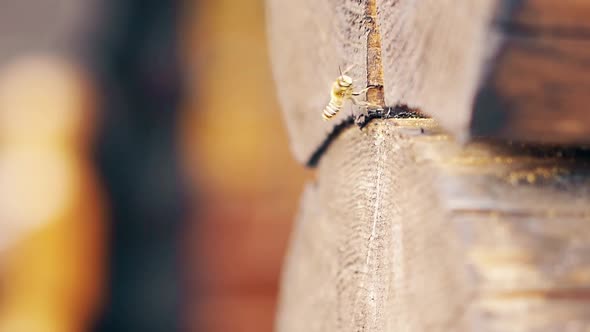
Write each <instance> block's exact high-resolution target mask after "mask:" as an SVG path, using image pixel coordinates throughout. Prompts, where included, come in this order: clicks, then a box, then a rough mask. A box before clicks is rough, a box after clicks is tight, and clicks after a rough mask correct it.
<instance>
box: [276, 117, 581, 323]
mask: <svg viewBox="0 0 590 332" xmlns="http://www.w3.org/2000/svg"><path fill="white" fill-rule="evenodd" d="M589 160H590V159H589V155H588V152H587V151H584V150H563V149H558V148H555V149H550V148H538V147H534V146H523V145H510V144H498V143H489V142H475V143H471V144H470V145H468V146H467V147H462V146H460V145H458V144H457V143H456V142H455V141H453V140H452V139H451V138H450V137H449V136H448V135H446V134H443V133H441V132H440V129H439V128H438V127H436V125H435V124H434V122H433V120H430V119H418V120H416V119H399V120H376V121H373V122H371V123H370V124H369V125H368V127H366V128H365V129H362V130H359V129H358V128H356V127H350V128H349V129H346V130H344V131H343V132H342V133H341V135H340V136H339V137H338V139H336V140H335V141H334V142H333V144H332V145H331V146H330V148H329V149H327V152H326V154H325V155H324V156H323V158H322V159H321V160H320V163H319V165H318V174H317V181H316V182H314V183H310V184H309V185H308V186H307V188H306V191H305V194H304V198H303V201H302V207H301V212H300V214H299V217H298V220H297V224H296V229H295V233H294V234H293V238H292V241H291V246H290V250H289V256H288V259H287V263H286V267H285V271H284V277H283V282H282V289H281V298H280V309H279V314H278V320H277V330H278V331H279V332H290V331H376V332H381V331H582V330H585V329H588V328H589V327H590V319H589V317H590V305H589V303H588V301H590V273H589V271H590V205H589V204H588V203H589V202H590V190H589V189H588V188H590V187H589V186H588V185H589V184H590V172H589V171H590V168H589V165H590V164H589Z"/></svg>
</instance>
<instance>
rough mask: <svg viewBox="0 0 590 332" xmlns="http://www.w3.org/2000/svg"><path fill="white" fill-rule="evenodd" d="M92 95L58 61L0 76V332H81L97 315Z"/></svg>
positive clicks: (79, 76) (11, 68)
mask: <svg viewBox="0 0 590 332" xmlns="http://www.w3.org/2000/svg"><path fill="white" fill-rule="evenodd" d="M91 92H92V89H91V85H90V84H89V80H88V79H87V78H86V77H84V75H83V73H82V71H80V70H78V69H76V68H75V67H74V66H73V65H72V64H70V63H68V62H67V61H65V60H61V59H59V58H54V57H49V56H38V57H29V58H22V59H18V60H17V61H16V62H14V63H12V64H9V65H7V66H5V67H4V68H2V69H0V227H1V229H0V233H1V234H2V237H0V255H1V256H0V274H1V278H0V280H2V287H3V289H2V292H0V332H20V331H22V332H36V331H39V332H41V331H43V332H47V331H68V332H69V331H72V332H73V331H85V330H86V327H87V324H89V321H90V319H91V317H92V315H93V314H94V313H95V312H96V310H97V305H98V303H99V298H100V290H101V288H100V287H101V284H102V280H101V279H102V272H103V271H102V270H103V267H102V261H103V248H102V241H103V240H104V236H103V224H102V221H103V220H102V219H103V218H102V215H101V214H102V213H103V211H102V208H101V200H100V198H99V191H98V186H97V184H96V183H95V179H94V175H93V174H92V169H91V167H90V164H89V162H88V161H87V159H86V158H87V156H86V155H85V149H88V145H89V143H90V141H89V139H90V137H91V134H90V129H91V124H92V121H91V120H92V119H93V116H92V115H93V113H92V110H93V108H92V107H91V105H92V104H93V101H92V98H91V96H92V93H91Z"/></svg>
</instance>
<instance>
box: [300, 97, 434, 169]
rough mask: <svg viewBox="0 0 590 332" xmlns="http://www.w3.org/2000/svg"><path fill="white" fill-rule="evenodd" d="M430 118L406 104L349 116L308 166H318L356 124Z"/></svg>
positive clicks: (334, 130)
mask: <svg viewBox="0 0 590 332" xmlns="http://www.w3.org/2000/svg"><path fill="white" fill-rule="evenodd" d="M426 118H428V117H427V116H425V115H424V114H423V113H421V112H420V111H419V110H416V109H412V108H409V107H408V106H405V105H398V106H393V107H385V108H383V109H373V110H368V111H367V112H363V113H361V114H359V115H356V116H352V115H351V116H348V117H346V118H345V119H344V120H342V121H341V122H340V123H338V124H336V125H335V126H334V127H333V128H332V131H331V132H330V133H329V134H328V136H327V137H326V138H325V139H324V141H323V142H322V144H321V145H320V146H319V147H318V148H317V149H316V150H315V152H314V153H313V154H312V155H311V158H309V161H308V162H307V163H306V165H307V167H312V168H313V167H316V166H317V164H318V162H319V161H320V159H321V158H322V156H323V155H324V153H325V152H326V151H327V150H328V148H329V147H330V145H331V144H332V142H333V141H334V140H335V139H336V138H337V137H338V136H339V135H340V133H342V132H343V131H344V130H345V129H347V128H349V127H352V126H354V125H356V126H357V127H358V128H359V129H360V130H362V129H363V128H365V127H366V126H367V125H368V124H369V122H371V121H372V120H374V119H426Z"/></svg>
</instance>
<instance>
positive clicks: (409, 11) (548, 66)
mask: <svg viewBox="0 0 590 332" xmlns="http://www.w3.org/2000/svg"><path fill="white" fill-rule="evenodd" d="M267 1H268V8H269V10H268V27H269V28H268V31H269V36H270V42H271V55H272V61H273V70H274V74H275V79H276V82H277V91H278V94H279V99H280V101H281V103H282V108H283V111H284V112H285V116H286V119H287V124H288V129H289V132H290V136H291V138H292V145H293V150H294V152H295V156H296V157H297V159H298V160H299V161H302V162H307V161H308V160H309V158H310V156H311V155H312V154H313V152H314V151H315V149H317V147H318V146H319V145H320V142H321V141H322V140H323V139H324V138H325V137H326V136H327V134H328V133H329V132H330V128H333V127H334V126H336V125H338V123H339V122H341V120H342V118H343V117H344V116H346V114H343V115H340V116H339V118H337V119H336V120H334V121H332V122H328V123H324V122H322V121H318V119H319V115H318V114H320V113H321V110H322V109H323V107H324V106H325V104H326V103H327V102H328V98H329V93H328V91H329V87H330V83H331V82H332V81H333V80H334V79H335V77H336V75H337V67H338V65H340V66H345V65H347V64H356V65H357V68H356V70H355V71H353V72H352V76H353V78H355V79H356V80H358V85H359V86H361V87H364V85H365V84H369V85H370V86H375V88H374V89H371V90H370V91H369V93H368V98H369V99H372V100H375V101H377V103H379V104H380V103H381V101H383V102H384V104H385V105H387V106H395V105H407V106H410V107H412V108H416V109H420V110H421V111H423V112H424V113H426V114H428V115H431V116H433V117H434V118H436V119H437V120H438V121H439V122H440V123H441V125H442V126H443V127H444V128H445V129H446V130H448V131H450V132H452V133H453V134H455V136H456V137H458V138H459V139H462V140H463V139H467V138H471V137H473V136H489V137H494V138H504V139H517V140H525V141H547V142H555V143H580V142H583V143H590V115H588V114H590V113H588V112H586V105H587V104H588V102H589V101H590V100H589V99H590V97H588V96H587V94H586V93H585V92H586V91H588V90H589V89H590V75H588V72H589V71H590V65H589V64H590V52H588V49H590V23H589V22H590V2H587V1H581V0H566V1H551V0H520V1H517V0H481V1H462V2H456V1H451V0H420V1H408V0H362V1H351V0H348V1H345V2H340V1H334V0H332V1H318V2H316V1H311V0H306V1H288V0H267ZM381 93H383V95H381ZM354 112H355V113H358V112H359V110H358V109H354ZM348 113H350V112H348ZM531 119H532V120H531ZM540 119H542V120H540Z"/></svg>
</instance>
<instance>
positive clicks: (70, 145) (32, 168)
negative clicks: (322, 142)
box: [0, 0, 310, 332]
mask: <svg viewBox="0 0 590 332" xmlns="http://www.w3.org/2000/svg"><path fill="white" fill-rule="evenodd" d="M273 84H274V83H273V82H272V79H271V73H270V71H269V64H268V55H267V47H266V37H265V23H264V4H263V0H216V1H172V0H169V1H164V0H0V227H1V229H0V286H1V292H0V332H5V331H6V332H8V331H9V332H21V331H22V332H37V331H39V332H53V331H56V332H57V331H64V332H66V331H67V332H70V331H72V332H74V331H272V326H273V320H274V310H275V305H276V295H277V288H278V280H279V277H280V268H281V264H282V259H283V255H284V254H285V250H286V246H287V241H288V236H289V233H290V229H291V223H292V220H293V218H294V216H295V213H296V208H297V205H298V197H299V193H300V191H301V189H302V185H303V182H304V180H305V179H306V178H307V177H309V176H310V174H308V173H306V171H305V170H304V169H303V167H302V166H300V165H298V164H296V163H295V162H294V161H293V159H292V157H291V154H290V151H289V147H288V142H287V138H286V134H285V130H284V128H283V123H282V119H281V116H280V112H279V110H278V106H277V103H276V101H275V96H274V87H273Z"/></svg>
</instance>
